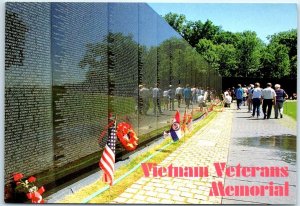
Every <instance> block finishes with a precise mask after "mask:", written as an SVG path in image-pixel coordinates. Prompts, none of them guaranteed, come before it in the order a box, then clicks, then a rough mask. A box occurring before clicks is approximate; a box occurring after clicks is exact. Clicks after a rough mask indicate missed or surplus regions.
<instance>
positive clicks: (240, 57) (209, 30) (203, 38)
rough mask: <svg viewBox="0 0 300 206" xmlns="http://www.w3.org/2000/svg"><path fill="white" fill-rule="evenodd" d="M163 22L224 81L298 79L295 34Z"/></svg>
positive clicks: (176, 18)
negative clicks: (260, 35) (262, 33)
mask: <svg viewBox="0 0 300 206" xmlns="http://www.w3.org/2000/svg"><path fill="white" fill-rule="evenodd" d="M164 18H165V20H166V21H167V22H168V23H169V24H170V26H172V27H173V28H174V29H175V30H176V31H178V32H179V33H180V34H181V35H182V37H183V38H184V39H185V40H186V41H187V42H188V43H189V44H190V45H191V46H192V47H194V48H195V49H196V50H197V51H198V53H200V54H201V55H202V56H203V58H204V59H205V60H206V61H207V62H208V63H209V64H210V65H211V66H212V67H213V68H214V69H216V70H217V71H219V73H220V74H221V75H222V76H224V77H262V78H263V77H268V78H285V77H287V78H292V79H294V78H297V76H296V75H297V30H296V29H292V30H289V31H283V32H279V33H277V34H273V35H270V36H268V37H267V38H268V40H269V42H268V43H264V42H263V41H262V40H261V39H260V38H258V36H257V34H256V33H255V32H254V31H244V32H236V33H234V32H230V31H224V30H223V29H222V28H221V26H216V25H214V24H213V22H212V21H210V20H207V21H205V22H202V21H200V20H197V21H189V20H187V19H186V17H185V15H183V14H176V13H168V14H166V15H165V17H164Z"/></svg>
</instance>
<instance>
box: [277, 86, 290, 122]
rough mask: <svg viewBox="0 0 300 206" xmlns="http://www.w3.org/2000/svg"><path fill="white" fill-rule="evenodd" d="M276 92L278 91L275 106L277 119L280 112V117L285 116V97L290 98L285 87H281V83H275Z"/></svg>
mask: <svg viewBox="0 0 300 206" xmlns="http://www.w3.org/2000/svg"><path fill="white" fill-rule="evenodd" d="M275 93H276V104H275V107H274V110H275V119H278V113H279V114H280V118H282V117H283V114H282V113H283V103H284V101H285V99H287V98H288V95H287V94H286V92H285V91H284V90H283V89H280V84H275Z"/></svg>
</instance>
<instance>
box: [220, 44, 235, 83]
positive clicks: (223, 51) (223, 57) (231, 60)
mask: <svg viewBox="0 0 300 206" xmlns="http://www.w3.org/2000/svg"><path fill="white" fill-rule="evenodd" d="M216 51H217V54H218V64H219V73H220V75H221V76H223V77H230V76H237V68H238V62H239V61H238V59H237V55H236V54H237V51H236V48H235V47H234V45H232V44H225V43H222V44H220V45H217V49H216Z"/></svg>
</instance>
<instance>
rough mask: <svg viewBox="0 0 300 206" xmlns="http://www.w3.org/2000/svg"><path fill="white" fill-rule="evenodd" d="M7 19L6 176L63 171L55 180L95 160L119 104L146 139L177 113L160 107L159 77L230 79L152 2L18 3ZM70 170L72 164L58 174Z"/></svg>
mask: <svg viewBox="0 0 300 206" xmlns="http://www.w3.org/2000/svg"><path fill="white" fill-rule="evenodd" d="M5 20H6V28H5V29H6V30H5V32H6V40H5V179H6V182H8V181H9V178H10V175H11V173H12V172H22V173H25V174H26V175H34V174H39V173H41V172H44V171H49V170H52V171H54V172H52V173H53V175H54V177H51V178H44V179H46V180H45V181H46V182H47V179H48V181H51V179H52V180H53V179H55V178H61V177H63V176H64V174H68V173H70V171H71V172H74V170H75V171H76V170H77V169H79V168H81V167H82V166H80V167H79V165H83V163H82V162H81V160H82V158H86V157H89V158H91V159H93V160H90V159H85V160H84V162H85V163H86V162H87V163H86V164H94V163H95V160H96V161H97V160H98V159H99V150H101V149H102V148H103V146H104V144H105V142H106V137H104V138H103V139H102V140H101V141H100V142H98V138H99V135H100V133H101V131H102V130H103V129H104V127H105V126H106V125H107V118H108V114H109V113H110V112H112V113H114V114H116V115H117V118H118V121H119V122H120V121H127V122H130V123H131V124H132V125H133V128H134V129H135V131H136V132H137V133H138V135H139V136H140V137H141V138H140V143H141V142H143V141H146V140H147V138H145V137H143V136H142V135H145V134H148V133H149V132H153V131H155V130H157V129H159V128H161V127H163V126H166V125H167V124H168V121H169V120H170V115H169V116H168V115H166V116H164V115H161V116H160V117H158V116H156V115H153V102H152V93H151V88H153V87H154V86H155V84H156V83H159V84H160V88H161V89H162V90H166V89H167V88H168V87H169V85H170V84H171V85H173V86H174V87H176V86H177V84H179V83H181V84H182V85H185V84H190V85H196V86H199V87H205V88H206V87H210V88H213V89H216V90H220V87H221V79H220V76H219V75H218V74H217V72H216V71H213V70H212V69H211V67H210V66H209V65H208V64H207V63H206V62H205V61H204V60H203V58H202V57H201V56H200V55H199V54H198V53H197V52H196V51H195V50H193V49H192V48H191V46H189V45H188V43H187V42H186V41H185V40H184V39H183V38H182V37H181V36H180V35H179V34H178V33H176V32H175V31H174V30H173V29H172V28H171V27H170V26H169V25H168V24H167V23H166V22H165V21H164V20H163V19H162V18H161V17H160V16H159V15H158V14H156V13H155V12H154V11H153V10H152V9H151V8H150V7H149V6H148V5H146V4H142V3H15V2H10V3H6V19H5ZM140 85H144V90H143V92H142V93H140V92H139V86H140ZM141 105H143V109H144V110H143V111H142V112H141V114H140V106H141ZM145 108H146V109H145ZM120 151H122V150H121V149H119V152H120ZM91 155H92V156H91ZM61 168H64V169H69V168H72V169H70V171H68V172H66V173H63V172H60V175H58V176H56V173H55V172H56V171H57V169H61ZM64 169H62V170H64Z"/></svg>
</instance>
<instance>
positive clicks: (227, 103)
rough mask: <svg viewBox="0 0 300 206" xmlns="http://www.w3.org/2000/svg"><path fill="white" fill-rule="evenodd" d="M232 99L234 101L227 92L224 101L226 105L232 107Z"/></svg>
mask: <svg viewBox="0 0 300 206" xmlns="http://www.w3.org/2000/svg"><path fill="white" fill-rule="evenodd" d="M231 101H232V97H231V96H230V95H229V94H228V92H227V93H226V94H225V98H224V102H225V105H224V107H230V104H231Z"/></svg>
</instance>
